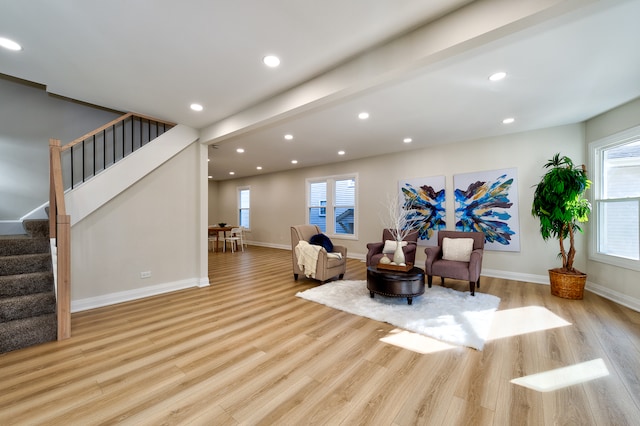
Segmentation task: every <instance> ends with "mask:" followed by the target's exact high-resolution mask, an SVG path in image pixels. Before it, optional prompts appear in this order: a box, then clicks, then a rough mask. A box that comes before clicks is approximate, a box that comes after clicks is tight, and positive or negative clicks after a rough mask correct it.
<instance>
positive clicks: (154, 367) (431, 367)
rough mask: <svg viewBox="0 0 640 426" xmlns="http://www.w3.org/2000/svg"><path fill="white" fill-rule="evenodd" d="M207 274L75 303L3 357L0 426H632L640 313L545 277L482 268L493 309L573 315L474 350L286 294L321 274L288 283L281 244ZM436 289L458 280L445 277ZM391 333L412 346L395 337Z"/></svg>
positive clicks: (352, 265) (221, 261)
mask: <svg viewBox="0 0 640 426" xmlns="http://www.w3.org/2000/svg"><path fill="white" fill-rule="evenodd" d="M209 275H210V276H209V279H210V282H211V286H209V287H206V288H194V289H186V290H181V291H176V292H173V293H168V294H163V295H158V296H154V297H150V298H147V299H143V300H136V301H131V302H127V303H121V304H118V305H113V306H108V307H104V308H99V309H93V310H90V311H84V312H78V313H75V314H73V315H72V337H71V338H70V339H68V340H65V341H62V342H50V343H46V344H43V345H39V346H35V347H32V348H26V349H23V350H19V351H14V352H9V353H6V354H3V355H0V424H1V425H3V426H4V425H21V426H22V425H27V424H28V425H40V424H42V425H55V424H64V425H65V426H66V425H71V426H75V425H82V426H85V425H92V424H96V425H97V424H127V425H136V426H138V425H160V424H167V425H170V424H180V425H185V424H187V425H212V424H215V425H239V424H243V425H259V424H264V425H267V424H268V425H272V424H283V425H285V424H286V425H294V424H295V425H298V424H344V425H360V424H361V425H372V424H375V425H398V426H404V425H414V424H421V425H427V424H438V425H442V424H447V425H449V424H460V425H463V424H465V425H466V424H474V425H476V424H478V425H500V426H502V425H512V424H518V425H552V424H585V425H592V424H593V425H599V424H616V425H625V424H629V425H630V424H635V423H636V422H637V420H638V418H640V369H638V367H637V366H638V365H640V313H638V312H635V311H632V310H630V309H628V308H626V307H624V306H620V305H617V304H615V303H613V302H611V301H608V300H605V299H602V298H601V297H599V296H596V295H594V294H592V293H589V292H586V294H585V298H584V300H581V301H569V300H564V299H560V298H557V297H554V296H551V295H550V294H549V288H548V286H544V285H538V284H532V283H525V282H518V281H513V280H505V279H498V278H489V277H483V278H482V283H481V287H480V290H479V291H480V292H486V293H490V294H494V295H496V296H498V297H500V298H501V302H500V307H499V311H503V312H504V313H505V314H508V313H514V312H519V310H526V309H531V308H532V307H535V308H536V309H538V310H536V311H526V312H537V313H536V314H535V315H547V316H550V317H552V316H553V317H556V318H560V319H562V320H565V321H566V322H567V323H568V325H563V326H560V327H555V328H548V327H546V326H545V321H537V319H539V318H528V319H527V318H526V316H525V319H524V320H522V319H521V320H520V321H523V322H529V323H530V322H535V323H536V324H538V323H539V324H542V326H541V328H540V329H538V330H535V331H518V327H515V328H514V330H515V331H514V332H513V333H511V334H507V335H503V336H500V337H496V338H495V339H494V340H489V341H487V342H486V344H485V347H484V350H483V351H475V350H473V349H469V348H463V347H456V346H447V345H443V344H441V343H438V342H436V341H433V339H428V338H425V337H422V336H418V337H413V336H411V334H404V333H406V332H403V331H401V330H397V329H396V327H394V326H391V325H389V324H385V323H380V322H377V321H373V320H370V319H367V318H363V317H359V316H356V315H351V314H348V313H345V312H341V311H337V310H334V309H331V308H328V307H326V306H324V305H320V304H316V303H313V302H309V301H307V300H303V299H300V298H298V297H296V293H298V292H299V291H304V290H306V289H308V288H312V287H315V286H317V285H319V283H318V282H316V281H314V280H310V279H307V278H304V277H300V278H299V279H298V280H297V281H295V280H294V278H293V273H292V266H291V252H290V251H288V250H278V249H270V248H264V247H256V246H250V247H248V248H247V249H246V251H245V252H244V253H243V252H238V253H209ZM365 278H366V267H365V265H364V263H363V262H361V261H359V260H355V259H348V261H347V273H346V274H345V279H355V280H363V279H365ZM436 282H438V284H436V285H439V280H436ZM445 286H447V287H451V288H454V289H456V290H459V291H467V289H468V287H467V286H468V283H465V282H462V281H455V280H447V281H446V282H445ZM523 312H524V311H523ZM530 315H532V314H530ZM533 320H536V321H533ZM516 325H518V324H516ZM523 325H530V324H523ZM525 329H526V327H522V330H525ZM401 336H404V338H405V339H409V340H410V341H411V344H402V341H401V340H393V339H391V337H396V338H397V337H401ZM391 342H395V343H391ZM405 343H406V342H405ZM412 348H413V349H412ZM594 359H602V360H603V362H604V364H605V365H606V367H607V368H608V370H609V374H608V375H606V376H604V377H601V378H597V379H595V380H590V381H587V382H583V383H578V384H574V385H571V386H568V387H563V388H560V389H557V390H554V391H549V392H539V391H536V390H533V389H529V388H525V387H523V386H520V385H516V384H514V383H512V382H511V380H513V379H515V378H519V377H523V376H527V375H531V374H536V373H541V372H545V371H550V370H554V369H556V368H561V367H567V366H571V365H574V364H577V363H581V362H586V361H591V360H594Z"/></svg>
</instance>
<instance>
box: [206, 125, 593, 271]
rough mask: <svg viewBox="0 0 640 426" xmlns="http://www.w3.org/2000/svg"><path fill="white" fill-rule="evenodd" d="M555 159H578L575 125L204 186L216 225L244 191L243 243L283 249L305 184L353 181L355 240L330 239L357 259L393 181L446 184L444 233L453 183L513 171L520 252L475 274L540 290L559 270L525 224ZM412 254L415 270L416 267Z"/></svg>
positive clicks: (580, 263)
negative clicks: (247, 225) (435, 179)
mask: <svg viewBox="0 0 640 426" xmlns="http://www.w3.org/2000/svg"><path fill="white" fill-rule="evenodd" d="M556 152H561V153H562V154H563V155H567V156H569V157H571V158H572V159H573V160H574V162H576V163H577V164H580V163H583V162H585V161H586V159H585V150H584V128H583V126H582V125H580V124H576V125H569V126H563V127H557V128H551V129H544V130H537V131H531V132H524V133H519V134H514V135H508V136H500V137H493V138H486V139H479V140H473V141H467V142H461V143H456V144H447V145H437V146H433V147H430V148H425V149H419V150H413V151H408V152H405V153H400V154H395V155H389V156H380V157H373V158H368V159H363V160H355V161H345V162H341V163H335V164H332V165H329V166H323V167H312V168H305V169H297V170H292V171H289V172H283V173H274V174H267V175H264V176H259V177H253V178H246V179H235V180H229V181H221V182H218V183H210V185H216V186H217V192H218V197H217V199H215V200H214V199H211V200H210V207H212V206H215V208H216V209H217V219H216V221H221V220H224V221H226V222H228V223H232V224H234V223H235V222H237V213H236V209H237V206H236V190H237V188H238V187H239V186H245V185H249V186H250V187H251V232H250V233H249V234H248V240H249V241H252V242H254V243H257V244H261V245H266V246H273V247H281V248H290V244H291V243H290V236H289V235H290V232H289V227H290V226H291V225H295V224H300V223H304V222H305V179H306V178H310V177H320V176H330V175H338V174H345V173H358V177H359V197H358V220H359V223H358V230H357V239H355V240H354V239H339V238H337V237H335V238H333V240H334V242H335V243H338V244H342V245H345V246H347V248H348V252H349V257H356V258H364V256H365V254H366V244H367V243H368V242H372V241H378V240H379V239H380V238H381V228H382V224H381V222H380V218H379V214H378V212H379V211H380V210H381V208H383V206H382V204H381V203H380V201H381V200H384V199H386V194H387V193H389V194H395V193H396V192H397V191H398V181H399V180H403V179H408V178H416V177H428V176H440V175H444V176H445V177H446V192H447V202H446V207H447V224H448V225H447V229H454V222H455V221H454V214H453V175H454V174H459V173H468V172H474V171H485V170H494V169H503V168H517V173H518V193H519V197H520V200H519V204H520V205H519V221H520V242H521V250H520V252H518V253H511V252H496V251H488V252H486V255H485V258H484V264H483V269H484V271H485V273H486V274H487V275H494V276H503V277H506V278H512V279H521V280H527V281H533V282H548V276H547V270H548V269H550V268H554V267H557V266H559V261H558V259H557V257H556V256H557V253H558V252H559V248H558V245H557V242H556V241H549V242H544V241H543V240H542V237H540V235H539V233H538V222H537V221H536V220H534V218H533V217H532V216H531V213H530V211H531V203H532V200H533V188H532V187H533V186H534V185H535V184H536V183H537V182H538V180H539V178H540V177H541V176H542V174H543V173H544V169H543V165H544V164H545V163H546V162H547V160H548V159H549V158H551V157H552V156H553V155H554V154H555V153H556ZM586 253H587V250H586V240H585V238H583V237H582V236H579V237H578V253H577V256H576V267H577V268H578V269H581V268H582V269H583V270H584V269H585V268H586ZM424 258H425V256H424V252H423V251H422V250H420V251H419V252H418V258H417V260H416V261H417V263H422V262H424Z"/></svg>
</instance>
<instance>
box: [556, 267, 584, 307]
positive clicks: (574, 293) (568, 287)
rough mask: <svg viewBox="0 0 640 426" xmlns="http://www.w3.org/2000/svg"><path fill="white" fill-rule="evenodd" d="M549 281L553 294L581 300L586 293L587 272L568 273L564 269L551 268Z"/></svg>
mask: <svg viewBox="0 0 640 426" xmlns="http://www.w3.org/2000/svg"><path fill="white" fill-rule="evenodd" d="M549 282H550V283H551V294H552V295H554V296H558V297H562V298H564V299H573V300H581V299H582V297H583V295H584V286H585V284H586V283H587V274H583V273H582V272H579V273H577V274H567V273H566V272H562V269H560V268H556V269H549Z"/></svg>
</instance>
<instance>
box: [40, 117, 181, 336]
mask: <svg viewBox="0 0 640 426" xmlns="http://www.w3.org/2000/svg"><path fill="white" fill-rule="evenodd" d="M174 126H175V124H174V123H170V122H167V121H162V120H156V119H154V118H151V117H146V116H143V115H140V114H134V113H127V114H125V115H123V116H122V117H119V118H117V119H115V120H113V121H111V122H109V123H107V124H105V125H104V126H102V127H99V128H97V129H96V130H94V131H92V132H90V133H87V134H86V135H84V136H81V137H80V138H78V139H76V140H74V141H71V142H69V143H68V144H66V145H64V146H60V140H58V139H49V175H50V184H49V188H50V189H49V234H50V237H51V238H52V239H55V243H56V250H57V256H56V258H57V263H56V267H57V291H56V296H57V297H56V299H57V302H56V303H57V306H56V312H57V320H58V340H64V339H68V338H69V337H71V216H69V215H67V213H66V206H65V202H64V192H65V189H71V188H74V187H75V186H76V185H78V184H80V183H82V182H85V181H86V180H87V179H89V178H91V177H93V176H95V175H96V174H97V173H99V172H100V171H103V170H105V169H106V168H108V167H109V166H111V165H113V164H115V163H116V162H118V161H119V160H121V159H123V158H124V157H126V156H127V155H129V154H131V153H132V152H133V151H135V150H136V149H138V148H140V147H142V146H144V145H145V144H146V143H148V142H150V141H151V140H153V139H154V138H156V137H158V136H160V135H161V134H163V133H164V132H166V131H167V130H169V129H171V128H172V127H174ZM100 148H101V149H100ZM65 153H68V158H67V159H66V160H67V161H66V163H65V162H64V160H65V155H66V154H65ZM74 154H75V158H74ZM78 154H80V159H79V160H78V156H77V155H78ZM87 163H89V164H87ZM63 168H64V169H65V170H66V171H67V173H63ZM78 169H80V170H81V173H80V178H78V177H77V176H78ZM65 175H68V184H67V185H65Z"/></svg>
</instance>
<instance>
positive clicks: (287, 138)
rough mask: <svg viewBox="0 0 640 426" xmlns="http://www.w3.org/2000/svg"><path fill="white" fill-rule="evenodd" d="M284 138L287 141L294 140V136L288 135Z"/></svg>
mask: <svg viewBox="0 0 640 426" xmlns="http://www.w3.org/2000/svg"><path fill="white" fill-rule="evenodd" d="M284 138H285V139H286V140H288V141H290V140H291V139H293V135H289V134H287V135H284Z"/></svg>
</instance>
